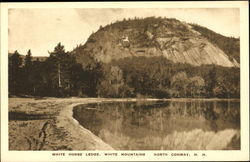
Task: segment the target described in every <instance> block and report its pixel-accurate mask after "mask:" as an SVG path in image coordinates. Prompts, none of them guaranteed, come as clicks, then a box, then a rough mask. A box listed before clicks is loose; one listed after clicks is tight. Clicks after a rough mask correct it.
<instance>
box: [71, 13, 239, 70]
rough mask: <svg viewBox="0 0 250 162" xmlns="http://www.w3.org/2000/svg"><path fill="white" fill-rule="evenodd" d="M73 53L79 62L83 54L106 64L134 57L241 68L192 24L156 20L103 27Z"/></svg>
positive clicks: (131, 21) (129, 21)
mask: <svg viewBox="0 0 250 162" xmlns="http://www.w3.org/2000/svg"><path fill="white" fill-rule="evenodd" d="M73 53H75V55H76V57H77V60H78V61H79V62H81V60H82V57H83V55H89V56H91V57H94V58H95V59H97V60H99V61H102V62H104V63H109V62H110V61H112V60H113V59H114V60H118V59H121V58H125V57H131V56H145V57H152V56H164V57H165V58H166V59H168V60H171V61H173V62H174V63H188V64H191V65H194V66H199V65H202V64H215V65H220V66H224V67H239V66H240V65H239V62H238V61H236V59H235V58H233V57H230V55H229V54H228V53H226V52H225V50H224V51H223V50H222V49H221V48H220V47H218V45H217V44H216V43H214V42H212V41H211V40H209V39H208V38H206V37H205V36H204V34H201V33H200V32H198V31H197V30H195V29H194V27H193V25H190V24H187V23H185V22H181V21H178V20H176V19H166V18H154V17H150V18H145V19H133V20H123V21H120V22H116V23H114V24H110V25H107V26H105V27H100V29H99V30H98V31H97V32H96V33H93V34H92V35H91V36H90V37H89V39H88V40H87V42H86V43H85V45H84V46H80V47H78V48H77V49H75V50H74V51H73Z"/></svg>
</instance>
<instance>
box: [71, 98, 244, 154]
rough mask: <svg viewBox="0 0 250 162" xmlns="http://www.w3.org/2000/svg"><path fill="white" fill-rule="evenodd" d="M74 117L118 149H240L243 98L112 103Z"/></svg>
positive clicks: (90, 106)
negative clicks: (241, 103)
mask: <svg viewBox="0 0 250 162" xmlns="http://www.w3.org/2000/svg"><path fill="white" fill-rule="evenodd" d="M73 116H74V118H75V119H77V120H78V121H79V123H80V124H81V125H82V126H83V127H85V128H87V129H89V130H90V131H91V132H93V133H94V134H95V135H97V136H99V137H100V138H101V139H102V140H103V141H105V142H106V143H108V144H109V145H111V146H112V147H113V148H114V149H117V150H225V149H226V150H237V149H240V102H239V101H235V100H234V101H232V100H231V101H229V100H228V101H225V100H224V101H198V100H196V101H188V102H187V101H185V102H184V101H161V102H149V101H148V102H112V103H111V102H109V103H98V104H88V105H79V106H77V107H75V108H74V113H73Z"/></svg>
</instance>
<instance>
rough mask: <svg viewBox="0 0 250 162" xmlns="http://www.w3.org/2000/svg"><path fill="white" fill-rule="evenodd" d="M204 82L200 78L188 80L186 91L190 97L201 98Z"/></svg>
mask: <svg viewBox="0 0 250 162" xmlns="http://www.w3.org/2000/svg"><path fill="white" fill-rule="evenodd" d="M204 87H205V81H204V79H203V78H202V77H200V76H194V77H192V78H189V83H188V85H187V89H188V91H189V96H190V97H201V96H202V95H203V93H204Z"/></svg>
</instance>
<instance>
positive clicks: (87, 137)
mask: <svg viewBox="0 0 250 162" xmlns="http://www.w3.org/2000/svg"><path fill="white" fill-rule="evenodd" d="M194 100H195V101H197V100H202V101H212V100H213V101H215V100H216V101H219V100H229V101H235V100H237V101H240V99H204V98H203V99H202V98H198V99H193V98H192V99H189V98H185V99H183V98H178V99H155V98H115V99H114V98H43V99H38V100H37V99H35V98H9V113H13V112H21V113H23V114H26V115H27V116H29V115H38V116H39V115H41V114H42V115H43V116H45V118H38V119H35V120H30V119H27V120H23V119H21V120H18V119H17V120H9V122H8V125H9V149H10V150H114V149H113V148H112V147H111V146H110V145H109V144H107V143H105V142H104V141H103V140H102V139H100V138H99V137H98V136H96V135H94V134H93V133H92V132H91V131H90V130H88V129H85V128H84V127H83V126H82V125H80V124H79V122H78V121H77V120H76V119H74V117H73V109H74V107H75V106H77V105H82V104H89V103H105V102H136V101H138V102H140V101H142V102H143V101H180V102H184V101H194ZM46 116H47V118H46ZM16 132H20V133H19V134H18V135H17V133H16Z"/></svg>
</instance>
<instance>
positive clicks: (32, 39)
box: [8, 8, 240, 56]
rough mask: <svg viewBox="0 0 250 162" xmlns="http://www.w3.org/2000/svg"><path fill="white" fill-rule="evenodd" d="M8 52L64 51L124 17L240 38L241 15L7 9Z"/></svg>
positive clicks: (203, 10)
mask: <svg viewBox="0 0 250 162" xmlns="http://www.w3.org/2000/svg"><path fill="white" fill-rule="evenodd" d="M8 14H9V16H8V21H9V22H8V32H9V33H8V43H9V52H13V51H15V50H17V51H18V52H19V53H20V54H26V53H27V51H28V50H29V49H31V52H32V55H33V56H49V53H48V51H53V49H54V47H55V46H56V45H57V43H59V42H61V43H62V44H63V45H64V46H65V49H66V51H70V50H72V49H73V48H74V47H76V46H77V45H78V44H84V43H85V41H86V40H87V39H88V37H89V36H90V34H91V33H93V32H96V31H97V30H98V28H99V26H100V25H102V26H105V25H107V24H110V23H111V22H115V21H117V20H123V18H134V17H135V16H136V17H140V18H143V17H149V16H156V17H158V16H161V17H166V18H176V19H178V20H180V21H185V22H187V23H196V24H199V25H202V26H205V27H207V28H209V29H211V30H213V31H215V32H217V33H220V34H222V35H225V36H233V37H237V38H238V37H239V35H240V14H239V9H237V8H193V9H188V8H180V9H178V8H140V9H139V8H83V9H81V8H77V9H74V8H61V9H60V8H48V9H46V8H43V9H34V8H33V9H32V8H31V9H24V8H16V9H9V13H8Z"/></svg>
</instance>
